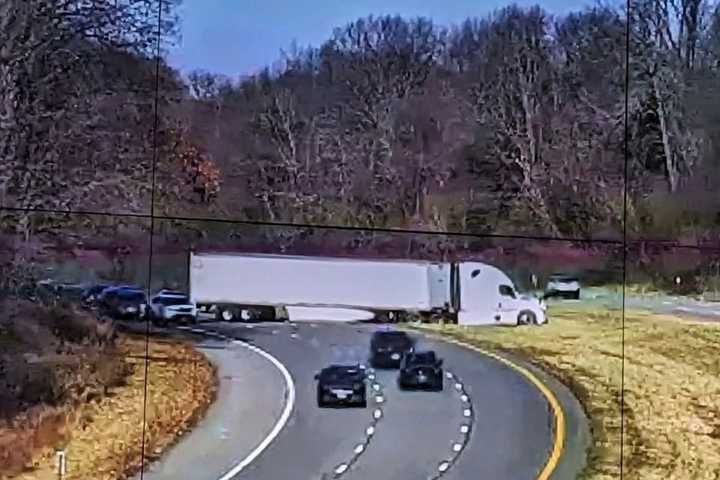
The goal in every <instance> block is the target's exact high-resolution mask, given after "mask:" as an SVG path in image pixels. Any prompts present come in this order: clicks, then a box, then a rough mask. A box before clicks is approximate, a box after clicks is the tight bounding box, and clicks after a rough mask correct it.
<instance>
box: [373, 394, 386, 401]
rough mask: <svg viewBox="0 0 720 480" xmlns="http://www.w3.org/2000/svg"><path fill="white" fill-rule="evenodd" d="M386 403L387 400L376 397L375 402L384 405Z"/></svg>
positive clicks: (380, 396) (379, 396)
mask: <svg viewBox="0 0 720 480" xmlns="http://www.w3.org/2000/svg"><path fill="white" fill-rule="evenodd" d="M384 401H385V399H384V398H383V396H382V395H377V396H376V397H375V402H376V403H383V402H384Z"/></svg>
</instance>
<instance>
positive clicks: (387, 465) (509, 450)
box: [144, 322, 574, 480]
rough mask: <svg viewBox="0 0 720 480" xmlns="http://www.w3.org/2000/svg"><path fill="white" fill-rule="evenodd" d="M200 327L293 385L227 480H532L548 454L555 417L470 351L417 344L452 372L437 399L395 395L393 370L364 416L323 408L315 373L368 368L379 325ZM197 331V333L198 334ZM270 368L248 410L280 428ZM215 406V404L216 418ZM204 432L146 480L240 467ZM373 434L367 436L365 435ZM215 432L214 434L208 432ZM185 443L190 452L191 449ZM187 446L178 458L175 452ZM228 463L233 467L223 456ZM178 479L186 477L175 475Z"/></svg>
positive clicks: (525, 387)
mask: <svg viewBox="0 0 720 480" xmlns="http://www.w3.org/2000/svg"><path fill="white" fill-rule="evenodd" d="M198 328H199V329H202V330H203V331H205V332H207V331H211V332H217V333H218V334H221V335H225V336H227V337H228V338H236V339H242V340H244V341H247V342H250V343H251V344H253V345H256V346H258V347H260V348H262V349H263V350H265V351H267V352H269V353H270V354H272V355H273V356H274V357H276V358H277V359H278V360H279V361H280V362H282V363H283V364H284V365H285V366H286V367H287V369H288V370H289V371H290V374H291V375H292V377H293V379H294V385H295V390H296V392H295V393H296V398H295V405H294V409H293V411H292V414H291V416H290V418H289V420H288V422H287V424H286V425H285V427H284V428H283V429H282V430H281V431H280V433H279V435H278V436H277V437H276V438H275V439H274V441H273V442H272V443H271V444H270V445H269V447H268V448H267V449H266V450H265V451H264V452H263V453H262V454H261V455H260V456H259V457H258V458H257V459H255V461H254V462H252V463H251V464H250V465H249V466H247V468H245V469H243V470H242V471H240V472H239V473H238V474H237V475H235V476H233V477H232V478H233V479H238V480H241V479H252V480H300V479H301V480H325V479H331V478H338V475H337V472H343V474H342V475H341V477H342V478H344V479H350V480H360V479H366V478H374V479H378V480H380V479H388V480H403V479H432V478H439V477H442V478H447V479H452V480H456V479H457V480H460V479H468V478H492V479H498V480H505V479H508V480H535V479H536V478H537V477H538V474H539V472H540V471H541V470H542V468H543V466H544V465H545V462H546V461H547V459H548V456H549V455H550V451H551V449H552V445H553V440H554V436H553V432H552V425H553V422H554V417H553V415H552V413H551V410H550V408H549V406H548V402H547V400H546V399H545V397H544V396H543V395H542V393H541V392H540V391H539V390H538V389H537V388H536V387H534V386H532V385H531V384H530V383H529V382H528V381H527V380H526V379H525V378H524V377H522V376H521V375H519V374H518V373H517V372H515V371H514V370H512V369H511V368H509V367H507V366H505V365H503V364H501V363H499V362H497V361H495V360H493V359H490V358H486V357H484V356H481V355H479V354H477V353H475V352H472V351H469V350H466V349H463V348H461V347H458V346H454V345H451V344H447V343H444V342H437V341H433V340H430V339H427V338H425V337H422V336H419V335H418V336H416V338H417V339H418V348H419V349H425V348H429V349H434V350H435V351H436V352H438V354H439V355H440V356H441V358H443V359H444V369H445V370H446V372H449V373H452V374H454V378H452V379H448V378H446V382H445V390H444V391H443V392H405V391H401V390H399V389H398V388H397V386H396V383H395V379H396V375H397V372H396V371H375V372H373V373H374V375H375V381H374V382H373V383H377V384H378V386H377V388H378V392H377V393H378V394H379V395H380V396H381V397H382V398H381V399H380V400H382V402H381V403H377V401H376V399H375V398H372V399H370V398H369V400H370V401H369V402H368V408H366V409H351V408H347V409H319V408H318V407H317V405H316V398H315V383H314V379H313V377H314V374H315V373H316V372H317V371H318V370H319V369H321V368H322V367H324V366H326V365H328V364H329V363H343V362H352V361H360V362H363V363H365V362H366V356H367V351H368V346H369V340H370V335H371V334H372V332H373V331H374V330H375V329H376V328H377V326H373V325H367V324H341V323H330V322H318V323H304V322H303V323H297V324H278V323H267V324H256V325H244V324H227V323H214V322H213V323H203V324H201V325H200V326H199V327H198ZM196 334H197V335H198V336H201V334H200V332H199V331H198V332H196ZM215 342H216V343H218V344H219V343H220V342H221V341H220V340H215ZM225 343H226V344H227V343H230V342H228V341H227V340H225ZM235 355H236V357H235V358H240V357H237V355H239V356H241V357H242V355H243V354H239V353H236V354H235ZM246 355H248V357H247V358H246V359H245V360H243V361H248V362H251V365H255V363H256V362H262V360H261V359H259V358H256V359H254V360H252V359H250V358H249V354H246ZM227 358H228V357H227V355H225V356H223V355H220V356H216V358H215V360H216V362H217V361H218V359H220V360H221V361H222V362H225V361H226V360H227ZM243 358H244V357H243ZM232 365H233V364H232V361H231V362H230V363H226V365H225V366H224V367H223V365H222V364H221V367H220V369H221V371H223V370H227V368H232ZM271 368H272V366H271V365H270V363H269V362H267V361H266V362H265V365H259V364H258V365H257V369H258V372H263V374H267V382H266V384H265V385H266V388H263V389H260V390H259V391H257V392H253V393H252V394H251V395H250V398H259V399H260V400H259V401H256V402H255V403H256V407H257V406H259V405H260V404H262V405H264V406H266V408H264V407H260V408H259V411H263V412H264V413H267V411H270V412H275V413H274V414H273V416H272V417H273V418H274V419H276V418H277V417H278V416H279V414H278V413H277V412H279V409H280V408H279V405H278V403H277V400H273V399H271V398H268V397H271V396H272V392H275V395H276V396H279V397H280V398H282V397H281V395H282V393H281V392H282V386H281V385H280V384H281V382H280V379H281V378H282V377H281V376H280V374H279V372H277V371H276V372H274V373H269V370H268V369H271ZM243 371H245V370H243ZM226 374H227V372H226ZM256 383H257V382H256ZM456 383H457V384H458V385H456ZM223 391H224V392H225V394H224V396H223V393H222V392H223ZM238 393H240V395H238V397H237V401H238V402H240V403H243V402H244V401H243V400H241V397H242V394H245V395H247V394H248V392H247V391H242V392H241V391H238ZM255 394H257V395H255ZM219 401H220V402H224V405H231V404H232V396H231V395H230V394H229V393H228V391H227V388H226V389H225V390H223V387H222V385H221V397H220V399H219ZM217 407H218V406H217V405H215V406H214V407H213V408H215V409H216V413H217ZM378 408H379V409H381V412H382V416H381V417H380V418H379V419H378V418H374V412H375V410H376V409H378ZM236 413H237V409H236ZM219 415H220V416H213V415H210V418H211V419H212V418H215V420H211V423H212V422H214V423H217V422H218V420H217V419H218V418H220V419H222V418H223V417H222V412H220V414H219ZM236 417H237V415H235V416H233V414H230V415H229V417H228V418H229V419H230V420H228V422H238V421H240V420H238V419H236ZM246 418H251V419H252V420H251V422H254V423H259V424H261V426H260V427H258V426H257V425H254V426H253V427H252V428H248V429H247V431H255V432H269V430H270V428H271V423H272V422H270V421H269V418H270V417H269V416H267V415H264V414H260V413H258V415H256V416H252V415H250V416H249V417H246ZM207 423H208V422H207V421H206V422H203V423H202V424H201V425H200V426H199V427H198V428H199V433H198V432H193V433H192V434H191V435H189V436H188V439H186V440H187V441H186V442H185V445H184V443H183V442H181V443H180V444H179V445H178V446H177V447H175V449H173V450H172V451H171V452H170V453H169V455H166V456H165V457H164V459H163V460H161V461H160V462H159V463H158V465H160V467H158V466H157V465H154V466H151V467H150V468H149V470H148V471H146V472H145V475H144V476H145V477H147V478H148V479H149V478H153V479H156V478H157V479H161V478H165V476H164V475H159V476H158V475H154V474H153V472H168V473H170V472H172V473H173V475H172V476H173V478H193V479H194V480H221V478H222V473H225V472H227V470H228V469H229V467H228V466H229V465H231V464H232V463H233V461H234V462H235V463H237V462H239V461H240V460H242V458H243V457H244V456H245V455H246V454H247V452H248V451H249V450H248V449H247V448H246V447H243V448H241V445H240V444H238V446H237V449H235V450H233V449H232V443H228V441H221V442H220V443H221V444H222V446H221V447H219V448H216V447H214V446H213V442H215V443H218V440H217V438H215V439H213V438H214V437H212V435H208V431H210V430H212V428H208V426H207ZM371 425H373V426H374V430H372V431H369V430H368V427H370V426H371ZM226 427H227V428H228V429H229V430H231V431H236V430H239V431H242V430H243V428H242V425H234V426H230V425H226ZM217 428H221V427H219V426H217V425H216V429H217ZM468 428H470V433H469V435H466V434H465V433H464V431H465V430H467V429H468ZM203 432H204V433H203ZM369 433H372V435H369ZM256 441H259V439H258V440H256ZM187 444H192V445H194V446H193V447H190V448H189V447H187V446H186V445H187ZM183 448H184V450H182V452H181V453H182V454H178V453H177V452H178V450H181V449H183ZM193 452H197V455H196V457H197V458H193V455H194V453H193ZM201 452H204V453H201ZM208 452H214V453H208ZM243 452H244V453H243ZM233 454H234V458H229V457H232V456H233ZM173 455H174V457H173ZM173 458H175V460H173ZM453 459H454V461H452V460H453ZM448 460H450V462H449V463H448ZM193 461H194V462H193ZM208 462H210V463H211V464H208ZM174 463H179V464H182V463H186V464H188V465H192V464H193V463H194V464H195V465H199V466H203V465H204V467H205V468H195V469H193V470H192V472H190V471H187V470H186V469H185V467H182V468H181V470H180V471H178V468H180V467H177V466H175V467H173V464H174ZM183 470H184V471H185V472H186V474H183V473H181V471H183ZM563 477H564V476H563ZM572 477H574V475H572V476H567V478H572ZM167 478H170V477H167ZM552 478H556V477H552ZM224 480H228V479H227V478H226V479H224Z"/></svg>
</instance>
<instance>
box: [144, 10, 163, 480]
mask: <svg viewBox="0 0 720 480" xmlns="http://www.w3.org/2000/svg"><path fill="white" fill-rule="evenodd" d="M163 2H164V0H158V23H157V45H156V52H155V99H154V102H153V132H152V177H151V178H152V180H151V184H150V185H151V190H150V238H149V252H148V273H147V287H146V295H147V297H148V298H147V300H148V302H149V301H150V288H151V286H152V271H153V238H154V236H155V179H156V174H157V157H158V126H159V111H158V110H159V104H160V100H159V97H160V39H161V37H162V33H161V31H162V11H163ZM146 311H147V309H146ZM149 371H150V318H149V317H148V316H147V315H146V316H145V386H144V390H143V414H142V445H141V447H140V455H141V456H140V480H142V479H143V477H144V475H145V441H146V431H147V426H146V422H147V406H148V373H149Z"/></svg>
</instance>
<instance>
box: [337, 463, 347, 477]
mask: <svg viewBox="0 0 720 480" xmlns="http://www.w3.org/2000/svg"><path fill="white" fill-rule="evenodd" d="M347 469H348V464H347V463H341V464H340V465H338V466H337V467H336V468H335V475H342V474H343V473H345V472H346V471H347Z"/></svg>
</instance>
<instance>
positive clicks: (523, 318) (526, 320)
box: [517, 310, 537, 325]
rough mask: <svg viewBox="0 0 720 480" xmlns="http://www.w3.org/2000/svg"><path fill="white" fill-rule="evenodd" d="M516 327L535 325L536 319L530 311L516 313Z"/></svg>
mask: <svg viewBox="0 0 720 480" xmlns="http://www.w3.org/2000/svg"><path fill="white" fill-rule="evenodd" d="M517 324H518V325H537V317H536V316H535V314H534V313H533V312H531V311H530V310H523V311H521V312H520V313H518V318H517Z"/></svg>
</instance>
